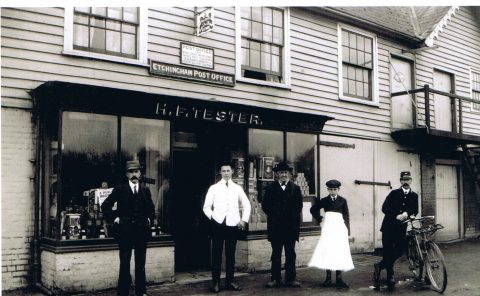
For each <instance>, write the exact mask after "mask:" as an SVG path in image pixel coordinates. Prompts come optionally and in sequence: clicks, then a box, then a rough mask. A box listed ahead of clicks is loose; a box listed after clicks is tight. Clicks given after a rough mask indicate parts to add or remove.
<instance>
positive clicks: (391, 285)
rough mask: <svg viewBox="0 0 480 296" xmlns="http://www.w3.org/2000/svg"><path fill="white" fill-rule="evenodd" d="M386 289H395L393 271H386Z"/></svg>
mask: <svg viewBox="0 0 480 296" xmlns="http://www.w3.org/2000/svg"><path fill="white" fill-rule="evenodd" d="M387 288H388V290H389V291H393V289H394V288H395V279H394V278H393V270H391V269H390V270H389V269H387Z"/></svg>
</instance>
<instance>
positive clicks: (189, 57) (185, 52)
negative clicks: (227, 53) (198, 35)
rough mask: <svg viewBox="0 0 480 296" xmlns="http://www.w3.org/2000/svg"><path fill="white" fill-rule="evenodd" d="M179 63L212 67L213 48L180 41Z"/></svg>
mask: <svg viewBox="0 0 480 296" xmlns="http://www.w3.org/2000/svg"><path fill="white" fill-rule="evenodd" d="M180 48H181V50H180V63H181V64H184V65H192V66H196V67H202V68H208V69H213V57H214V52H213V48H208V47H204V46H198V45H195V44H190V43H184V42H180Z"/></svg>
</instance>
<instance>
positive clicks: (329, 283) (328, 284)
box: [320, 278, 332, 288]
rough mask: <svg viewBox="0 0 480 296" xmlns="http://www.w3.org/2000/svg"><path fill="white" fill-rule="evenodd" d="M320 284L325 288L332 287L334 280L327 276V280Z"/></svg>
mask: <svg viewBox="0 0 480 296" xmlns="http://www.w3.org/2000/svg"><path fill="white" fill-rule="evenodd" d="M320 286H322V287H324V288H328V287H331V286H332V280H331V279H329V278H327V279H325V281H324V282H323V283H322V284H321V285H320Z"/></svg>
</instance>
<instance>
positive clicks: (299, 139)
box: [287, 133, 318, 197]
mask: <svg viewBox="0 0 480 296" xmlns="http://www.w3.org/2000/svg"><path fill="white" fill-rule="evenodd" d="M316 143H317V135H312V134H300V133H287V162H288V163H289V165H290V166H291V167H292V168H293V171H292V175H293V179H294V182H295V184H297V185H298V186H300V189H301V190H302V195H303V196H313V197H315V196H316V192H317V191H316V183H317V172H318V168H317V163H318V161H317V145H316Z"/></svg>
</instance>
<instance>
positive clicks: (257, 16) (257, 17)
mask: <svg viewBox="0 0 480 296" xmlns="http://www.w3.org/2000/svg"><path fill="white" fill-rule="evenodd" d="M252 20H254V21H257V22H261V21H262V8H261V7H252Z"/></svg>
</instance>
